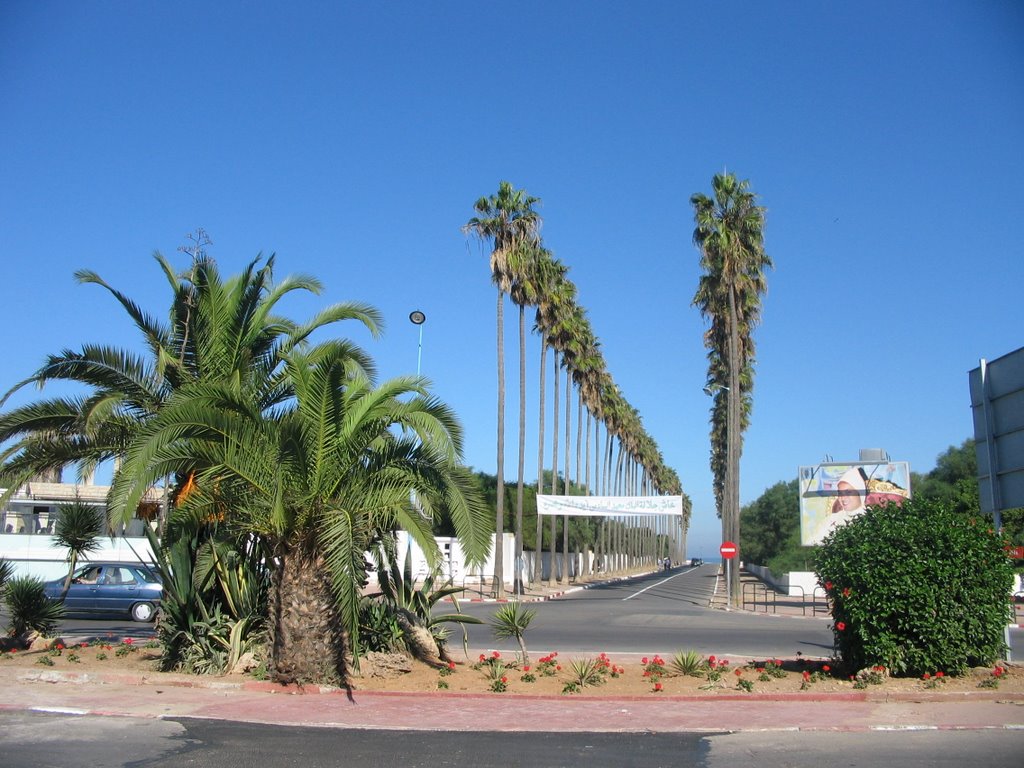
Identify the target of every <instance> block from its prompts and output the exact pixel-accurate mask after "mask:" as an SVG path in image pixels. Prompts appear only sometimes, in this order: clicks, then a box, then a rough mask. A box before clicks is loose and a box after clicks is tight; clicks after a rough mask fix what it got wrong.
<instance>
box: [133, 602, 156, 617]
mask: <svg viewBox="0 0 1024 768" xmlns="http://www.w3.org/2000/svg"><path fill="white" fill-rule="evenodd" d="M155 617H156V608H154V607H153V604H152V603H136V604H135V605H133V606H132V618H133V619H135V621H152V620H153V619H154V618H155Z"/></svg>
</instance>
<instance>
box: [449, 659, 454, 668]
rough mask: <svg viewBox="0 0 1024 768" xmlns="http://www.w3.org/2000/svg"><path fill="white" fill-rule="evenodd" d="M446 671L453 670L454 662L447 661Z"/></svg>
mask: <svg viewBox="0 0 1024 768" xmlns="http://www.w3.org/2000/svg"><path fill="white" fill-rule="evenodd" d="M448 669H455V662H454V661H449V662H448Z"/></svg>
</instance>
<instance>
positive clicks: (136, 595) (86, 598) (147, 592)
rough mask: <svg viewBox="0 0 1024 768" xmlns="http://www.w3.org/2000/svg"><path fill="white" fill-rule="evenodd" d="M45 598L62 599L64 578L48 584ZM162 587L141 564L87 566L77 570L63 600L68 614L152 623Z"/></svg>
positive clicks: (89, 564)
mask: <svg viewBox="0 0 1024 768" xmlns="http://www.w3.org/2000/svg"><path fill="white" fill-rule="evenodd" d="M45 586H46V596H47V597H49V598H51V599H57V598H59V597H60V593H61V592H62V591H63V589H64V579H55V580H54V581H48V582H46V585H45ZM163 591H164V588H163V585H162V584H161V583H160V579H159V577H158V576H157V575H156V573H155V572H154V571H152V570H150V569H149V568H148V567H147V566H145V565H142V564H141V563H88V564H87V565H83V566H81V567H79V568H76V569H75V572H74V574H72V577H71V587H70V589H68V594H67V597H66V598H65V599H64V609H65V610H66V611H67V612H68V613H105V614H110V613H127V614H130V615H131V617H132V619H134V620H135V621H153V620H154V619H155V618H156V612H157V609H158V608H159V607H160V598H161V597H162V596H163Z"/></svg>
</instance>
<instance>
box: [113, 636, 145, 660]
mask: <svg viewBox="0 0 1024 768" xmlns="http://www.w3.org/2000/svg"><path fill="white" fill-rule="evenodd" d="M138 650H139V649H138V647H137V646H136V645H135V644H134V642H133V641H132V639H131V638H130V637H126V638H125V639H124V640H123V641H122V642H121V644H120V645H119V646H117V650H116V651H114V654H115V655H116V656H120V657H124V656H127V655H128V654H129V653H136V652H138Z"/></svg>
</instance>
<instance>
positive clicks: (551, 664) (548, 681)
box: [0, 640, 1024, 697]
mask: <svg viewBox="0 0 1024 768" xmlns="http://www.w3.org/2000/svg"><path fill="white" fill-rule="evenodd" d="M159 654H160V648H159V646H157V645H156V644H155V643H152V642H147V641H143V640H137V641H133V642H129V641H127V640H126V641H124V642H117V641H110V642H106V643H94V644H91V645H86V646H72V647H63V644H62V643H59V644H58V645H57V647H54V648H52V649H50V650H45V649H36V650H26V651H16V652H5V653H0V669H11V668H31V669H34V670H41V669H52V670H59V671H66V672H75V673H87V672H113V673H124V672H142V673H145V674H146V675H147V676H152V675H155V674H160V673H159V672H158V668H157V662H158V659H159ZM545 659H547V661H544V660H545ZM657 660H658V659H657V657H655V656H651V657H648V658H647V662H646V663H644V662H643V661H642V660H640V661H638V660H636V659H630V660H618V659H615V658H614V657H603V658H602V657H601V656H579V657H566V656H562V655H560V654H555V655H553V656H552V655H550V652H533V653H531V662H532V663H531V664H529V665H525V664H522V663H520V662H518V661H517V660H516V659H515V658H509V657H507V656H506V657H502V656H497V657H495V656H493V654H492V655H490V656H486V657H485V658H484V659H483V660H482V661H481V659H480V658H476V659H472V660H469V661H463V662H461V663H456V664H455V665H454V667H452V668H450V669H443V670H440V671H439V670H436V669H433V668H431V667H428V666H426V665H424V664H420V663H418V662H414V661H412V660H409V659H406V658H404V657H395V656H387V657H383V656H378V655H371V656H370V657H369V658H368V659H367V660H366V661H365V662H364V663H363V665H362V672H361V674H360V675H359V676H357V677H355V678H353V680H352V683H353V687H354V688H356V689H359V690H370V691H420V692H423V691H437V690H447V691H449V692H453V693H487V692H490V691H494V692H495V693H496V694H502V695H509V694H513V695H515V694H519V695H541V696H548V695H562V694H563V693H565V694H566V695H578V696H594V695H596V696H644V697H646V696H658V695H662V696H715V695H721V694H723V693H730V694H734V695H735V694H741V693H755V694H778V693H793V694H796V693H801V692H805V693H809V694H812V695H813V694H818V693H836V692H843V691H846V692H852V691H854V690H857V688H856V687H855V681H853V680H851V679H849V675H848V674H847V673H845V672H842V671H839V670H836V669H833V668H831V666H832V665H829V664H828V663H827V662H821V661H806V660H803V659H780V660H774V661H778V662H780V664H779V665H778V666H779V669H780V671H781V673H780V674H779V676H774V675H772V674H771V673H772V671H773V664H771V663H767V662H769V661H770V660H765V659H759V660H750V659H714V661H715V672H714V673H711V674H710V675H709V672H708V670H707V669H704V671H702V672H701V673H700V674H699V675H696V676H688V675H682V674H680V673H679V672H678V671H677V670H675V669H674V668H673V664H672V661H673V660H672V658H671V657H666V658H664V659H662V661H663V664H662V665H661V666H662V667H663V670H664V671H660V672H659V670H658V667H657V665H656V662H657ZM588 663H589V664H590V665H591V666H593V667H597V668H598V670H597V671H596V673H595V674H594V675H593V682H592V683H591V684H584V685H581V686H579V688H578V690H576V691H572V690H571V685H570V684H571V683H572V682H573V681H574V680H577V681H578V678H579V677H580V671H581V670H580V668H581V667H583V666H585V665H587V664H588ZM1003 669H1004V671H1003V672H1002V673H1001V674H1000V675H998V677H996V676H995V675H994V674H993V669H976V670H972V671H971V672H970V673H969V674H967V675H964V676H961V677H952V676H946V675H942V676H939V675H938V674H933V675H931V676H929V678H928V679H921V678H917V679H908V678H899V679H897V678H890V677H888V676H886V675H884V674H879V675H878V676H877V684H875V683H871V684H866V690H869V691H870V692H871V693H872V694H884V693H885V692H888V691H900V692H913V691H921V692H926V691H928V692H936V693H955V692H964V693H966V692H972V691H983V690H986V687H985V685H984V684H985V682H986V681H989V680H993V679H996V680H997V682H998V686H997V688H996V690H998V691H999V692H1001V693H1006V694H1010V695H1017V696H1024V667H1021V666H1017V665H1006V666H1005V667H1004V668H1003ZM716 673H717V674H716ZM805 673H807V674H806V675H805ZM531 678H534V679H531ZM712 678H717V679H712ZM227 679H232V680H234V679H246V676H243V675H229V676H227ZM249 679H251V678H249ZM567 686H570V688H568V689H567ZM501 689H504V690H501Z"/></svg>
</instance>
